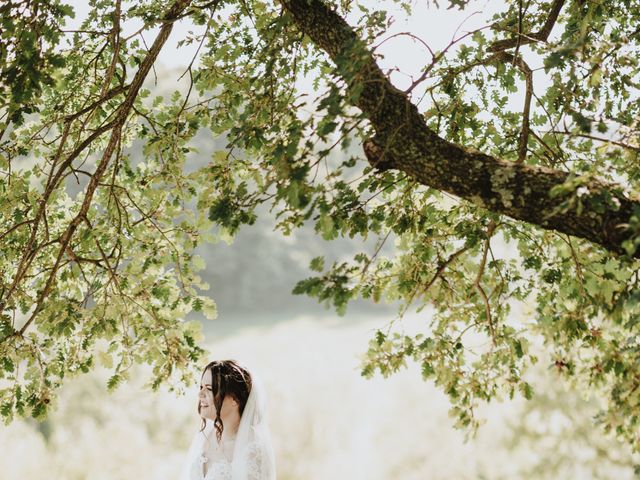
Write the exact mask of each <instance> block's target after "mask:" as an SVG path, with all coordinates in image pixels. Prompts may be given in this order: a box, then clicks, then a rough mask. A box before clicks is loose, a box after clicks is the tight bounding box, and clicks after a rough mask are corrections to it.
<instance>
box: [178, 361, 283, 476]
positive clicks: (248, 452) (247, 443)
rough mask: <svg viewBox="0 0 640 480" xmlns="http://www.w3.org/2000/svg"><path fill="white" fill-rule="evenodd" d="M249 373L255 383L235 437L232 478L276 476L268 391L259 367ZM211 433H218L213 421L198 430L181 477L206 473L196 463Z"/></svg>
mask: <svg viewBox="0 0 640 480" xmlns="http://www.w3.org/2000/svg"><path fill="white" fill-rule="evenodd" d="M249 373H250V374H251V380H252V386H251V391H250V392H249V398H248V399H247V403H246V405H245V407H244V411H243V412H242V417H241V418H240V425H239V426H238V432H237V435H236V438H235V446H234V449H233V460H232V465H231V472H232V475H231V478H232V480H276V462H275V455H274V451H273V444H272V440H271V432H270V431H269V423H268V415H267V395H266V391H265V388H264V385H263V383H262V380H261V379H260V377H259V376H258V375H257V374H256V372H255V370H254V369H251V370H249ZM211 435H214V432H213V422H211V421H207V425H206V427H205V429H204V430H203V431H202V432H200V431H198V432H196V433H195V435H194V437H193V440H192V441H191V445H190V446H189V450H188V451H187V455H186V458H185V462H184V464H183V467H182V471H181V474H180V480H197V479H199V478H201V477H202V475H200V476H198V475H194V469H193V465H194V463H196V462H197V460H198V458H199V457H200V454H201V452H202V448H203V444H204V442H205V440H206V438H207V437H211ZM214 437H215V435H214ZM214 441H215V440H214ZM196 471H198V470H196Z"/></svg>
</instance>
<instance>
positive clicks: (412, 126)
mask: <svg viewBox="0 0 640 480" xmlns="http://www.w3.org/2000/svg"><path fill="white" fill-rule="evenodd" d="M281 3H282V5H283V6H284V8H285V9H286V10H287V11H288V12H289V13H290V15H291V16H292V18H293V20H294V22H295V24H296V25H297V26H298V28H299V29H300V30H301V31H302V32H304V33H305V34H306V35H308V36H309V37H310V38H311V40H312V41H313V42H314V43H315V44H316V46H318V47H319V48H321V49H322V50H324V51H325V52H326V53H327V54H328V55H329V57H330V58H331V59H332V60H333V61H334V62H335V63H336V64H337V65H339V66H341V67H340V68H342V69H343V70H344V69H345V68H349V69H350V71H349V72H348V73H349V75H348V77H349V78H347V76H345V78H344V80H345V81H346V82H347V84H348V85H349V87H348V88H349V89H350V92H349V93H350V94H352V97H353V98H355V101H354V105H355V106H357V107H358V108H359V109H360V110H362V112H363V113H364V114H365V115H366V117H367V118H368V119H369V120H370V122H371V124H372V127H373V128H374V130H375V132H376V134H375V136H374V138H372V139H369V140H367V141H365V144H364V150H365V154H366V156H367V159H368V160H369V162H370V163H371V165H372V166H374V167H376V168H379V169H381V170H387V169H397V170H401V171H403V172H405V173H407V174H408V175H409V176H411V177H412V178H414V179H416V180H417V181H419V182H420V183H422V184H424V185H427V186H429V187H432V188H435V189H438V190H441V191H445V192H448V193H451V194H453V195H456V196H458V197H460V198H463V199H466V200H468V201H471V202H473V203H475V204H477V205H480V206H482V207H484V208H486V209H487V210H490V211H492V212H496V213H499V214H503V215H507V216H509V217H511V218H513V219H516V220H522V221H525V222H529V223H531V224H534V225H537V226H539V227H542V228H544V229H549V230H555V231H558V232H562V233H566V234H569V235H573V236H576V237H580V238H584V239H586V240H589V241H591V242H594V243H596V244H599V245H601V246H602V247H604V248H606V249H607V250H609V251H611V252H613V253H616V254H622V253H625V250H624V249H623V247H622V244H623V242H624V241H625V240H626V239H628V238H630V237H631V236H632V235H633V232H632V231H631V230H629V229H627V228H626V226H627V225H628V223H629V221H630V217H631V215H632V213H633V210H634V207H637V208H638V209H639V210H640V202H639V201H638V200H632V199H629V198H627V197H626V196H625V195H624V193H623V189H622V187H621V186H620V185H617V184H613V183H608V182H605V181H600V180H591V181H589V182H588V183H585V184H584V186H585V187H586V188H587V189H588V190H587V191H586V192H588V193H586V194H584V195H583V196H581V197H580V200H581V201H582V202H583V208H581V209H580V208H578V207H577V205H575V204H574V205H572V206H570V207H569V208H567V205H566V200H567V198H568V197H567V196H554V197H551V196H550V195H549V191H550V190H551V188H553V187H554V186H556V185H562V184H563V183H564V182H565V181H566V180H568V179H569V177H570V174H569V173H568V172H564V171H560V170H554V169H551V168H548V167H544V166H533V165H525V164H522V163H516V162H511V161H506V160H503V159H500V158H495V157H492V156H490V155H487V154H484V153H481V152H478V151H474V150H471V149H467V148H464V147H462V146H459V145H455V144H453V143H451V142H449V141H447V140H445V139H443V138H441V137H439V136H438V135H437V134H436V133H435V132H433V131H432V130H431V129H429V128H428V127H427V125H426V123H425V121H424V118H423V116H422V115H421V114H420V113H419V112H418V109H417V107H416V106H415V105H414V104H412V103H411V101H410V100H409V98H408V97H407V95H406V94H405V93H403V92H402V91H400V90H399V89H397V88H395V87H394V86H393V85H392V84H391V82H390V81H389V79H388V78H387V77H386V76H385V75H384V74H383V72H382V70H381V69H380V67H379V66H378V65H377V63H376V61H375V59H374V57H373V55H372V53H371V52H370V51H369V50H368V49H366V48H365V47H364V45H363V42H362V41H361V40H360V39H359V38H358V37H357V34H356V33H355V31H354V30H353V28H351V26H350V25H349V24H348V23H347V22H346V21H345V20H344V19H343V18H342V17H341V16H340V15H338V14H337V13H336V12H335V11H333V10H332V9H330V8H329V7H328V6H327V5H326V4H324V3H323V2H322V1H321V0H281ZM353 52H359V56H358V57H354V56H351V57H349V54H350V53H353ZM354 79H357V80H356V81H354ZM359 90H361V91H359ZM563 204H564V208H563ZM599 206H600V207H599ZM634 256H635V257H640V252H636V253H634Z"/></svg>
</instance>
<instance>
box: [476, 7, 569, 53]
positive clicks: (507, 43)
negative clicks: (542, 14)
mask: <svg viewBox="0 0 640 480" xmlns="http://www.w3.org/2000/svg"><path fill="white" fill-rule="evenodd" d="M564 2H565V0H554V2H553V5H551V11H550V12H549V16H548V17H547V20H546V21H545V23H544V25H543V26H542V28H541V29H540V31H538V32H537V33H531V34H524V33H523V32H522V31H521V29H520V31H519V32H518V35H517V36H515V37H512V38H507V39H505V40H498V41H497V42H494V43H493V44H491V45H490V46H489V48H488V49H487V51H489V52H502V51H504V50H508V49H510V48H513V47H520V46H522V45H529V44H530V43H534V42H546V41H547V38H549V34H550V33H551V30H553V26H554V25H555V23H556V21H557V20H558V16H559V15H560V10H562V6H563V5H564Z"/></svg>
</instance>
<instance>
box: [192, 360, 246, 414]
mask: <svg viewBox="0 0 640 480" xmlns="http://www.w3.org/2000/svg"><path fill="white" fill-rule="evenodd" d="M211 385H212V378H211V369H209V368H208V369H207V370H206V371H205V372H204V374H203V375H202V379H201V380H200V394H199V398H200V416H201V417H204V418H208V419H210V420H215V419H216V406H215V405H214V403H213V391H212V389H211V388H212V387H211ZM239 415H240V410H239V408H238V402H236V401H235V400H234V399H233V398H232V397H231V396H230V395H226V396H225V397H224V400H223V401H222V408H221V409H220V417H221V418H222V423H227V421H228V420H233V419H235V418H236V417H237V416H239Z"/></svg>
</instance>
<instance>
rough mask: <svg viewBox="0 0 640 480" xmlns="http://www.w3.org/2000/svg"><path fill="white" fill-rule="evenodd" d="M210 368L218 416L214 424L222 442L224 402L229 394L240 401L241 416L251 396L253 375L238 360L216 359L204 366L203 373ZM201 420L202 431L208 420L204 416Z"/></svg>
mask: <svg viewBox="0 0 640 480" xmlns="http://www.w3.org/2000/svg"><path fill="white" fill-rule="evenodd" d="M208 369H209V370H211V390H212V392H213V403H214V405H215V407H216V418H215V420H214V422H213V425H214V427H215V429H216V438H217V439H218V443H220V441H221V440H222V432H223V431H224V424H223V423H222V418H221V417H220V410H221V409H222V402H223V401H224V399H225V397H226V396H227V395H229V396H231V398H233V399H234V400H235V401H236V402H238V410H239V412H240V416H242V412H243V411H244V407H245V405H246V404H247V399H248V398H249V392H251V375H250V374H249V372H248V371H247V370H246V369H244V368H243V367H241V366H240V365H238V362H237V361H236V360H215V361H213V362H211V363H209V364H208V365H207V366H206V367H204V371H203V372H202V375H204V373H205V372H206V371H207V370H208ZM198 413H200V402H198ZM201 420H202V424H201V427H200V431H203V430H204V428H205V426H206V421H205V419H204V418H202V419H201Z"/></svg>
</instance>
